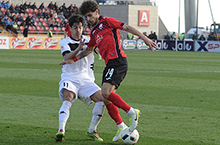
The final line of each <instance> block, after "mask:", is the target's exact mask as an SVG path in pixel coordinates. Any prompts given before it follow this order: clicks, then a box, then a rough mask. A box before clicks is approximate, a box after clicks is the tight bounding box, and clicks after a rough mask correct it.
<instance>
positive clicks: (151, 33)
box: [148, 31, 154, 39]
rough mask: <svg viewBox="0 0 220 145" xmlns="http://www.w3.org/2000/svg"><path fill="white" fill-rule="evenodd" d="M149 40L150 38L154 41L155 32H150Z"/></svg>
mask: <svg viewBox="0 0 220 145" xmlns="http://www.w3.org/2000/svg"><path fill="white" fill-rule="evenodd" d="M148 38H149V39H153V38H154V33H153V31H150V34H149V35H148Z"/></svg>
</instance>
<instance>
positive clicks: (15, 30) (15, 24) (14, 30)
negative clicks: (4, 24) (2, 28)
mask: <svg viewBox="0 0 220 145" xmlns="http://www.w3.org/2000/svg"><path fill="white" fill-rule="evenodd" d="M17 29H18V25H17V23H16V22H14V24H13V25H12V29H11V31H12V32H14V33H15V34H18V31H17Z"/></svg>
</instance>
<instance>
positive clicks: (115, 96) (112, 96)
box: [108, 92, 131, 113]
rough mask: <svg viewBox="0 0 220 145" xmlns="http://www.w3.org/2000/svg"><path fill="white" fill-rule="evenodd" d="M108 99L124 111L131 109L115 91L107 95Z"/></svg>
mask: <svg viewBox="0 0 220 145" xmlns="http://www.w3.org/2000/svg"><path fill="white" fill-rule="evenodd" d="M108 100H109V101H111V102H112V103H113V104H114V105H115V106H117V107H118V108H121V109H123V110H124V111H125V112H126V113H128V111H129V110H130V109H131V106H129V105H128V104H127V103H126V102H125V101H124V100H123V99H122V98H121V96H119V95H118V94H116V93H115V92H112V93H111V94H110V95H109V96H108Z"/></svg>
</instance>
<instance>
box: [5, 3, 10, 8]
mask: <svg viewBox="0 0 220 145" xmlns="http://www.w3.org/2000/svg"><path fill="white" fill-rule="evenodd" d="M5 8H6V9H9V8H10V4H9V1H7V2H6V3H5Z"/></svg>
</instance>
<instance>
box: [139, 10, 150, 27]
mask: <svg viewBox="0 0 220 145" xmlns="http://www.w3.org/2000/svg"><path fill="white" fill-rule="evenodd" d="M138 15H139V17H138V26H145V27H146V26H149V25H150V11H147V10H139V11H138Z"/></svg>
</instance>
